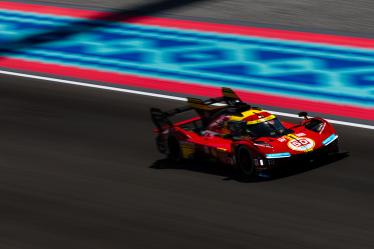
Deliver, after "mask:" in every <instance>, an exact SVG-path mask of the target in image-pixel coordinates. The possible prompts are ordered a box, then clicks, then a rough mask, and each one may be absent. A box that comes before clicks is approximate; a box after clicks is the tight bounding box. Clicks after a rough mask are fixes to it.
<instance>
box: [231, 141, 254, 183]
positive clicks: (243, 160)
mask: <svg viewBox="0 0 374 249" xmlns="http://www.w3.org/2000/svg"><path fill="white" fill-rule="evenodd" d="M236 168H237V169H238V171H239V173H240V175H241V176H242V177H245V178H246V179H250V178H253V177H255V175H256V168H255V165H254V164H253V158H252V154H251V152H250V151H249V150H248V149H247V148H246V147H244V146H241V147H239V148H238V151H237V153H236Z"/></svg>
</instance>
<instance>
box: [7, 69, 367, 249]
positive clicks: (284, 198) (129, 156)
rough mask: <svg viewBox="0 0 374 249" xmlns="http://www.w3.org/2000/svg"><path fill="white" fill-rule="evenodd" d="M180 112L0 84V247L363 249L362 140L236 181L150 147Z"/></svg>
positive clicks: (47, 87)
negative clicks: (343, 153)
mask: <svg viewBox="0 0 374 249" xmlns="http://www.w3.org/2000/svg"><path fill="white" fill-rule="evenodd" d="M180 104H181V103H180V102H176V101H170V100H164V99H158V98H153V97H144V96H143V97H142V96H138V95H131V94H124V93H118V92H110V91H105V90H98V89H90V88H83V87H77V86H67V85H61V84H56V83H49V82H45V81H38V80H31V79H24V78H17V77H8V76H5V75H1V77H0V137H1V139H0V172H1V174H0V248H2V249H8V248H17V249H26V248H63V249H66V248H79V249H83V248H90V249H94V248H100V249H102V248H106V249H110V248H139V249H144V248H277V249H281V248H286V249H290V248H306V249H307V248H331V249H333V248H339V249H342V248H349V249H352V248H355V249H359V248H367V249H369V248H374V238H373V236H372V235H373V231H374V213H373V212H372V211H373V209H374V199H373V196H374V182H373V179H374V167H373V159H374V157H373V152H372V150H373V146H374V132H373V131H372V130H366V129H360V128H352V127H347V126H338V125H336V129H337V130H338V133H339V134H340V136H341V143H342V147H343V148H344V149H345V150H347V151H349V152H350V155H349V156H348V157H345V158H342V159H340V160H338V161H334V162H330V163H327V164H324V165H322V166H320V167H314V168H305V170H302V171H300V172H296V171H291V172H287V173H286V174H284V175H281V176H277V177H275V178H274V179H270V180H269V179H261V178H260V179H257V180H255V181H251V182H243V181H240V179H237V178H236V177H235V174H234V173H233V172H232V171H231V170H230V169H228V168H223V167H222V166H215V165H213V164H209V163H201V162H200V163H187V164H183V165H175V164H171V163H167V162H166V161H164V160H162V158H163V157H162V155H159V154H158V153H157V151H156V149H155V146H154V142H153V135H152V128H153V126H152V123H151V121H150V117H149V108H150V107H154V106H156V107H161V108H172V107H175V106H178V105H180Z"/></svg>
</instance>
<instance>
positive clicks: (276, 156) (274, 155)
mask: <svg viewBox="0 0 374 249" xmlns="http://www.w3.org/2000/svg"><path fill="white" fill-rule="evenodd" d="M290 156H291V154H290V153H288V152H283V153H273V154H266V155H265V157H266V158H267V159H274V158H285V157H290Z"/></svg>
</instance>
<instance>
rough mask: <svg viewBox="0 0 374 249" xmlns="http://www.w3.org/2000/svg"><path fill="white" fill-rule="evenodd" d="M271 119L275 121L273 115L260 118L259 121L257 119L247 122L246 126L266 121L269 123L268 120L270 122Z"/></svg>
mask: <svg viewBox="0 0 374 249" xmlns="http://www.w3.org/2000/svg"><path fill="white" fill-rule="evenodd" d="M272 119H275V116H274V115H270V116H268V117H266V118H260V119H257V120H253V121H248V122H247V124H248V125H253V124H259V123H262V122H266V121H269V120H272Z"/></svg>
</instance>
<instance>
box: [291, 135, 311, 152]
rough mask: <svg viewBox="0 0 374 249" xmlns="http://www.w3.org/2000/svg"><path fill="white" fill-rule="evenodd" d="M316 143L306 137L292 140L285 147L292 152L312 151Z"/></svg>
mask: <svg viewBox="0 0 374 249" xmlns="http://www.w3.org/2000/svg"><path fill="white" fill-rule="evenodd" d="M315 145H316V143H315V142H314V140H313V139H311V138H308V137H302V138H296V139H295V138H293V139H291V140H290V141H288V143H287V146H288V147H289V148H290V149H291V150H294V151H304V152H307V151H312V150H313V148H314V146H315Z"/></svg>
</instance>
